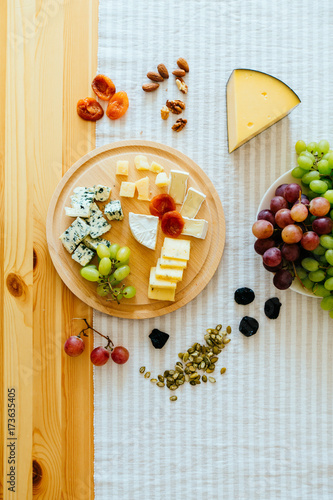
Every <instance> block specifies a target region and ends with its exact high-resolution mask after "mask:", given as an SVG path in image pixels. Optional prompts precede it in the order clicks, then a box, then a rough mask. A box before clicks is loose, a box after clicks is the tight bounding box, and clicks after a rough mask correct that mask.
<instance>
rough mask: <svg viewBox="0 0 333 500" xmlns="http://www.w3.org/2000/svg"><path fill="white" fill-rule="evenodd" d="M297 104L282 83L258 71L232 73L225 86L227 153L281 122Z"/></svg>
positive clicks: (293, 95) (241, 70)
mask: <svg viewBox="0 0 333 500" xmlns="http://www.w3.org/2000/svg"><path fill="white" fill-rule="evenodd" d="M300 102H301V101H300V99H299V97H298V96H297V95H296V94H295V92H294V91H293V90H291V88H290V87H288V86H287V85H286V84H284V83H283V82H282V81H281V80H278V79H277V78H274V77H273V76H271V75H267V74H266V73H261V72H260V71H254V70H249V69H235V70H234V71H233V72H232V74H231V76H230V78H229V81H228V83H227V114H228V142H229V153H231V152H232V151H234V150H235V149H237V148H239V147H240V146H242V145H243V144H244V143H245V142H247V141H249V140H250V139H252V137H254V136H256V135H257V134H259V133H260V132H262V131H263V130H265V129H267V128H268V127H270V126H271V125H273V124H274V123H276V122H277V121H279V120H281V119H282V118H284V117H285V116H286V115H287V114H288V113H290V111H291V110H292V109H293V108H294V107H295V106H297V105H298V104H299V103H300Z"/></svg>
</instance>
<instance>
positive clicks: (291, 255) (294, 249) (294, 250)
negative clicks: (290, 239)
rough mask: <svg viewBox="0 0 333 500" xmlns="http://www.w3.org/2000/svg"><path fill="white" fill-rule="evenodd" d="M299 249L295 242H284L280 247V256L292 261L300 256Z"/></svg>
mask: <svg viewBox="0 0 333 500" xmlns="http://www.w3.org/2000/svg"><path fill="white" fill-rule="evenodd" d="M300 253H301V250H300V247H299V246H298V245H297V244H296V243H292V244H291V245H288V244H287V243H284V244H283V245H282V247H281V254H282V257H283V258H284V259H286V260H288V261H289V262H294V261H295V260H297V259H298V257H299V256H300Z"/></svg>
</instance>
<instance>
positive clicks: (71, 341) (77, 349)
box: [64, 335, 85, 358]
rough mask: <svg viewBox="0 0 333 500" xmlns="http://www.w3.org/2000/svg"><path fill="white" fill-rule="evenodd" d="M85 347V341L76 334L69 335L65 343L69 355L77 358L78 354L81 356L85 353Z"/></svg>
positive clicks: (65, 349)
mask: <svg viewBox="0 0 333 500" xmlns="http://www.w3.org/2000/svg"><path fill="white" fill-rule="evenodd" d="M84 348H85V345H84V342H83V340H82V339H81V338H79V337H77V336H76V335H72V337H69V338H68V339H67V340H66V342H65V345H64V351H65V353H66V354H68V356H71V357H72V358H76V356H80V354H82V353H83V351H84Z"/></svg>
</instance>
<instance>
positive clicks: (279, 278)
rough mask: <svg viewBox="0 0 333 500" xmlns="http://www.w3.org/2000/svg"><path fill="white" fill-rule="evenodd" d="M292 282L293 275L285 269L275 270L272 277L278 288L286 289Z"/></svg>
mask: <svg viewBox="0 0 333 500" xmlns="http://www.w3.org/2000/svg"><path fill="white" fill-rule="evenodd" d="M292 282H293V277H292V275H291V274H290V272H289V271H287V270H286V269H280V270H279V271H277V273H276V274H275V276H274V278H273V284H274V286H275V287H276V288H278V289H279V290H287V288H289V287H290V285H291V284H292Z"/></svg>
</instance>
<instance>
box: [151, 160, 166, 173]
mask: <svg viewBox="0 0 333 500" xmlns="http://www.w3.org/2000/svg"><path fill="white" fill-rule="evenodd" d="M149 170H151V171H152V172H155V173H156V174H159V173H160V172H162V171H163V170H164V167H162V165H160V164H159V163H157V162H156V161H152V162H151V165H150V169H149Z"/></svg>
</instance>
